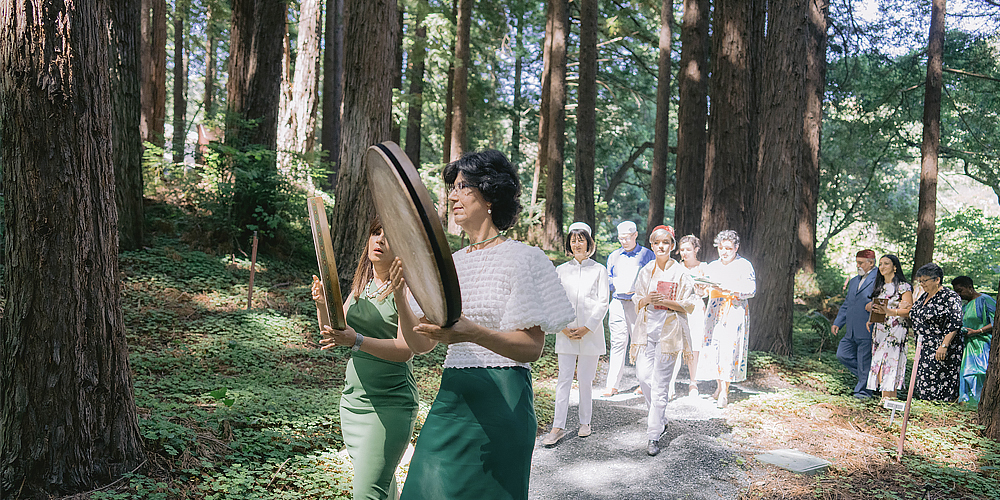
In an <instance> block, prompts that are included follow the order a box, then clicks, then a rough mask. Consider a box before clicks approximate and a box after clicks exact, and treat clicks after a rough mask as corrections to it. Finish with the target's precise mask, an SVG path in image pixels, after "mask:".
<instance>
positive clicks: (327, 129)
mask: <svg viewBox="0 0 1000 500" xmlns="http://www.w3.org/2000/svg"><path fill="white" fill-rule="evenodd" d="M324 36H325V40H324V49H323V126H322V127H320V128H321V129H322V134H323V137H322V144H323V151H326V154H327V157H326V161H327V162H328V163H329V165H330V175H329V176H328V177H327V182H326V187H327V189H330V190H333V189H335V188H336V187H337V172H338V171H339V169H340V129H341V126H340V123H341V122H340V119H341V104H342V103H343V102H344V0H326V32H325V34H324Z"/></svg>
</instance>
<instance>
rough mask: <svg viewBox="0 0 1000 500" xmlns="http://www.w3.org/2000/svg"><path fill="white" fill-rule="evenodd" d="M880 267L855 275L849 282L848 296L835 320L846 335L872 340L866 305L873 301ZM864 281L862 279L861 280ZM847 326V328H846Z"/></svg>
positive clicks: (834, 322)
mask: <svg viewBox="0 0 1000 500" xmlns="http://www.w3.org/2000/svg"><path fill="white" fill-rule="evenodd" d="M877 272H878V269H877V268H875V269H872V270H871V271H869V272H868V273H867V274H865V275H864V276H855V277H853V278H851V281H850V282H849V283H848V284H847V298H846V299H844V304H843V305H841V306H840V312H838V313H837V319H835V320H834V321H833V324H834V325H837V327H839V328H840V329H841V330H845V331H844V337H849V336H850V337H857V338H861V339H864V338H867V339H868V340H871V331H870V330H868V328H867V327H866V325H865V323H867V322H868V311H866V310H865V306H866V305H867V304H868V302H870V301H871V298H870V296H871V294H872V290H873V289H874V288H875V273H877ZM862 279H863V280H864V281H861V280H862ZM858 281H861V288H860V289H858ZM845 326H846V328H845Z"/></svg>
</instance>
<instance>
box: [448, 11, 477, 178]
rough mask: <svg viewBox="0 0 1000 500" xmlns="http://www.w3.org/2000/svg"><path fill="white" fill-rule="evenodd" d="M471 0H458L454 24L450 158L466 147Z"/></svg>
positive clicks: (460, 153) (454, 157)
mask: <svg viewBox="0 0 1000 500" xmlns="http://www.w3.org/2000/svg"><path fill="white" fill-rule="evenodd" d="M472 2H473V0H458V17H457V19H456V24H455V85H454V87H453V88H452V92H453V97H452V101H451V109H452V112H451V113H452V116H451V160H450V161H455V160H457V159H459V158H461V157H462V153H464V152H465V148H467V147H468V139H467V137H466V133H467V132H468V131H467V130H466V123H465V122H466V119H467V116H466V113H467V111H468V104H469V56H470V52H469V28H470V26H469V25H470V24H471V23H472Z"/></svg>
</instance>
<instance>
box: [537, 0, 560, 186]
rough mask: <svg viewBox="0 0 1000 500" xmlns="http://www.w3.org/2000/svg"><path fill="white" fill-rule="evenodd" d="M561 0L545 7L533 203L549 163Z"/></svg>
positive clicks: (550, 0)
mask: <svg viewBox="0 0 1000 500" xmlns="http://www.w3.org/2000/svg"><path fill="white" fill-rule="evenodd" d="M558 1H561V0H549V1H548V2H546V7H545V38H544V39H543V40H542V76H541V77H539V80H541V87H542V92H541V94H540V95H539V96H538V101H539V102H538V109H539V112H538V157H537V158H535V171H534V172H533V173H532V175H531V205H532V206H534V205H535V204H537V203H538V192H539V191H540V190H541V188H542V184H543V183H544V182H545V170H546V167H547V165H548V158H547V155H546V151H547V149H548V144H549V97H550V95H551V87H552V19H553V17H552V9H553V4H554V3H555V2H558Z"/></svg>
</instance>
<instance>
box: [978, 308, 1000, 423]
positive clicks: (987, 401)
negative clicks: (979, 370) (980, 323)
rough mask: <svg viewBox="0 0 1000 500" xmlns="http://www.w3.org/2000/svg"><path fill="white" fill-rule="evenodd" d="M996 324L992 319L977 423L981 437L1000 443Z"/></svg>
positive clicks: (999, 359) (999, 362)
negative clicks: (991, 335) (988, 352)
mask: <svg viewBox="0 0 1000 500" xmlns="http://www.w3.org/2000/svg"><path fill="white" fill-rule="evenodd" d="M996 324H997V322H996V320H995V319H994V321H993V325H994V328H993V332H994V333H993V338H992V340H991V342H990V357H989V362H988V364H987V367H986V383H985V384H984V385H983V393H982V396H981V397H980V399H979V423H980V424H981V425H982V426H983V432H982V434H983V436H985V437H988V438H990V439H992V440H994V441H1000V336H998V335H997V334H996V331H997V329H996Z"/></svg>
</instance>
